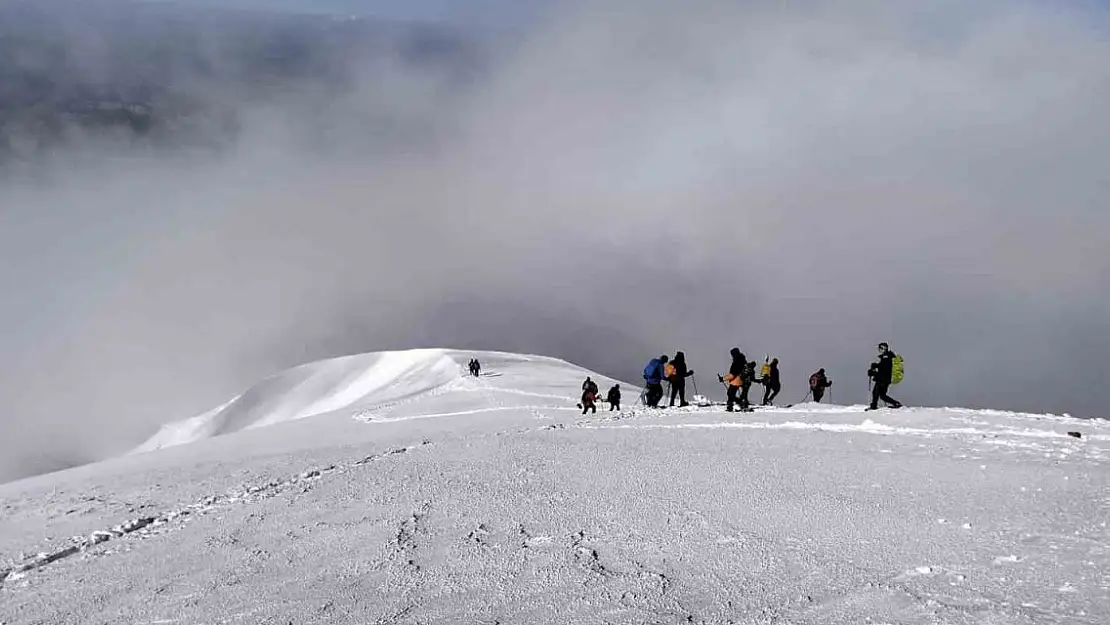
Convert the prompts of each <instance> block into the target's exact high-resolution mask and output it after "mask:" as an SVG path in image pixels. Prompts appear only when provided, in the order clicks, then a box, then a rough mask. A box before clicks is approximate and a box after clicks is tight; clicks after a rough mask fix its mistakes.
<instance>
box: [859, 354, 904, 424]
mask: <svg viewBox="0 0 1110 625" xmlns="http://www.w3.org/2000/svg"><path fill="white" fill-rule="evenodd" d="M904 371H905V370H904V368H903V362H902V357H901V356H899V355H898V354H895V353H894V352H892V351H890V345H887V344H886V343H879V360H878V361H876V362H873V363H871V368H870V369H868V370H867V377H869V378H871V382H872V386H871V405H870V406H869V407H868V408H867V409H868V410H878V409H879V400H880V399H881V400H883V402H884V403H886V404H887V405H888V406H890V407H891V408H901V407H902V402H900V401H898V400H897V399H894V398H893V397H891V396H890V395H889V394H888V393H889V391H890V385H891V384H898V383H899V382H901V381H902V378H903V377H905V373H904Z"/></svg>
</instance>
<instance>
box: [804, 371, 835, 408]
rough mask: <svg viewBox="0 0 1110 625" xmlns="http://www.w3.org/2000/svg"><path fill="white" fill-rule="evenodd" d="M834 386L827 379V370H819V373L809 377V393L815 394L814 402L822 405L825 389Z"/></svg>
mask: <svg viewBox="0 0 1110 625" xmlns="http://www.w3.org/2000/svg"><path fill="white" fill-rule="evenodd" d="M830 386H832V380H830V379H828V378H827V377H825V370H824V369H818V370H817V373H814V374H813V375H811V376H809V392H811V393H813V401H815V402H817V403H821V398H823V397H824V396H825V389H827V388H829V387H830Z"/></svg>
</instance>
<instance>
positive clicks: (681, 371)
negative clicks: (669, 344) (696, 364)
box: [663, 352, 694, 408]
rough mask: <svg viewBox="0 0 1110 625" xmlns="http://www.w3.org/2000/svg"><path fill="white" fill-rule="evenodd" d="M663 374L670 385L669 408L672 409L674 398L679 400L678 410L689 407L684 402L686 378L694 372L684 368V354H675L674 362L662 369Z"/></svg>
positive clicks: (687, 403)
mask: <svg viewBox="0 0 1110 625" xmlns="http://www.w3.org/2000/svg"><path fill="white" fill-rule="evenodd" d="M663 373H664V376H665V377H666V379H667V382H670V384H671V408H674V399H675V397H676V396H677V397H678V398H679V400H680V403H679V405H678V406H679V408H685V407H686V406H689V405H690V404H689V402H687V401H686V378H688V377H690V376H692V375H694V372H693V371H689V370H687V368H686V354H684V353H682V352H676V353H675V355H674V360H672V361H670V362H669V363H667V364H666V365H665V366H664V367H663Z"/></svg>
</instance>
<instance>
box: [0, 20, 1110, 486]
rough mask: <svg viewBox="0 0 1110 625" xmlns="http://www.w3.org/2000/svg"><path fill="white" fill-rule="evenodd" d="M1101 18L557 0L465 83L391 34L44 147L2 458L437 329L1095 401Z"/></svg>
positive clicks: (440, 341) (97, 443) (25, 255)
mask: <svg viewBox="0 0 1110 625" xmlns="http://www.w3.org/2000/svg"><path fill="white" fill-rule="evenodd" d="M475 19H476V17H473V16H472V18H471V20H472V21H474V20H475ZM1106 27H1107V19H1106V16H1105V15H1104V14H1103V13H1102V12H1101V11H1100V10H1099V9H1097V8H1094V7H1080V6H1078V5H1076V6H1074V7H1073V8H1071V9H1063V8H1060V7H1059V6H1055V5H1052V4H1050V3H1044V2H1013V1H1007V2H1002V1H998V2H994V1H984V2H976V3H967V2H957V1H951V2H936V3H919V2H910V1H897V0H896V1H889V0H888V1H884V2H854V1H838V2H828V3H809V2H794V3H782V2H770V1H768V2H752V3H736V2H713V1H709V0H691V1H688V2H684V3H674V2H665V1H663V0H658V1H654V0H647V1H645V0H636V1H635V2H632V1H627V2H621V1H605V2H600V1H592V2H582V3H564V4H559V5H555V6H553V7H550V8H549V10H547V11H546V12H544V13H543V17H542V19H540V20H539V21H537V22H535V23H531V24H529V26H528V27H527V30H525V29H524V27H521V29H520V31H519V32H517V33H515V34H514V35H513V36H512V37H508V38H502V40H500V41H499V42H498V43H497V44H495V45H491V46H490V47H489V57H488V58H487V59H486V62H485V64H484V66H483V70H482V71H480V72H476V73H475V74H474V75H473V76H472V77H471V78H470V79H469V80H468V81H466V82H465V84H458V83H457V81H453V80H450V79H448V78H447V77H445V76H444V75H442V74H440V73H437V72H436V71H422V70H420V69H417V68H413V67H412V66H409V65H406V64H404V63H400V62H397V61H396V59H392V60H391V59H388V58H386V59H385V60H383V59H380V58H378V59H375V60H373V61H366V64H365V66H364V67H357V70H358V72H357V73H358V75H359V76H362V77H364V79H363V80H362V81H361V82H359V84H358V85H357V88H355V89H351V90H347V91H344V92H343V94H342V95H341V96H338V95H337V96H335V97H334V98H333V99H329V100H327V101H326V102H324V103H322V101H321V98H320V94H319V93H317V92H312V91H311V90H310V89H307V88H306V89H297V88H291V89H288V90H286V91H285V92H284V93H283V95H282V96H281V97H277V98H272V99H270V100H268V101H266V102H256V101H251V102H245V101H244V102H239V103H236V106H237V108H238V110H239V111H240V113H241V114H242V119H244V120H245V122H244V124H243V127H242V130H241V132H240V133H239V134H237V135H236V137H235V140H234V142H232V144H231V145H226V146H223V147H221V148H218V149H212V150H173V149H165V148H158V149H138V148H134V149H133V148H130V147H128V146H127V145H126V144H120V143H118V142H106V141H104V140H102V139H95V140H94V139H89V140H88V141H86V142H83V143H79V144H78V145H75V146H71V147H70V148H67V151H65V152H63V153H57V154H52V155H51V156H50V158H48V159H43V160H41V161H37V162H35V163H33V164H31V165H27V164H24V165H22V166H21V167H20V168H19V172H18V175H10V176H6V177H4V178H2V180H3V182H2V185H3V186H0V288H2V293H3V295H4V297H3V300H2V301H3V304H2V305H0V324H2V326H0V327H4V328H5V331H4V332H3V334H2V335H0V406H2V409H0V427H2V428H3V430H2V431H3V433H4V434H3V437H2V439H0V480H3V479H12V478H16V477H19V476H23V475H28V474H32V473H36V472H40V471H43V470H50V469H56V468H60V467H64V466H70V465H73V464H76V463H80V462H85V461H89V460H92V459H96V458H101V457H105V456H107V455H111V454H114V453H120V452H122V451H125V450H126V449H128V448H129V447H131V446H133V445H136V444H138V443H139V442H141V441H142V440H143V439H144V438H145V437H146V436H148V435H150V434H151V433H153V431H154V430H155V429H156V428H157V427H158V425H159V424H161V423H164V422H166V421H169V420H175V419H181V418H185V417H189V416H193V415H194V414H197V413H200V412H203V411H204V410H206V409H208V408H210V407H212V406H214V405H216V404H218V403H221V402H222V401H224V400H226V399H227V398H229V397H230V396H232V395H234V394H235V393H237V392H239V391H240V390H242V389H243V388H244V387H245V386H247V385H249V384H251V383H252V382H254V381H256V380H257V379H259V378H261V377H264V376H266V375H269V374H271V373H274V372H276V371H278V370H281V369H283V368H286V367H288V366H292V365H295V364H299V363H302V362H305V361H309V360H314V359H319V358H325V357H330V356H337V355H342V354H348V353H357V352H363V351H372V350H379V349H394V348H408V347H424V346H443V347H459V348H465V349H470V348H474V349H478V348H483V349H501V350H510V351H526V352H533V353H543V354H547V355H552V356H557V357H562V358H566V359H568V360H571V361H573V362H575V363H577V364H580V365H583V366H586V367H589V368H592V369H595V370H598V371H601V372H604V373H606V374H609V375H613V376H618V377H620V378H622V379H625V380H627V381H629V382H637V381H638V380H639V379H640V370H641V369H642V367H643V365H644V363H645V362H646V361H647V360H648V359H649V358H651V357H652V356H656V355H659V354H661V353H673V352H674V351H675V350H685V351H686V353H687V356H688V361H689V362H690V365H691V367H692V368H693V369H694V370H695V371H697V373H698V377H697V380H698V382H699V386H700V387H701V390H702V391H703V392H706V391H709V392H719V391H720V389H719V388H716V389H714V387H715V386H716V380H715V374H716V373H717V372H718V371H722V370H724V369H725V368H726V367H727V364H728V351H729V349H730V348H731V347H733V346H739V347H740V348H741V349H742V350H743V351H744V352H745V353H746V354H747V355H748V356H749V357H755V358H758V359H759V360H762V359H763V357H764V355H765V354H770V355H773V356H776V357H778V358H779V359H780V360H781V362H782V371H783V379H784V390H783V393H782V395H781V399H780V401H782V402H793V401H797V400H800V399H801V398H802V396H803V395H804V394H805V392H806V379H807V378H808V376H809V374H810V373H812V372H813V371H814V370H816V369H817V368H818V367H825V368H826V369H827V370H828V372H829V375H830V377H831V378H832V379H833V380H834V386H833V389H832V393H833V399H834V400H835V401H836V402H838V403H844V402H860V401H865V400H866V398H867V392H868V386H867V378H866V375H865V374H866V370H867V366H868V364H869V362H870V361H871V360H872V359H873V356H874V346H875V344H876V343H878V342H880V341H888V342H890V343H891V345H892V346H893V348H894V349H895V351H897V352H898V353H900V354H902V355H903V356H904V357H905V359H906V369H907V374H906V376H907V377H906V381H905V382H904V383H903V384H902V385H900V386H898V387H896V388H895V389H894V391H893V393H892V394H893V395H894V396H895V397H897V398H899V399H900V400H902V401H903V402H906V403H911V404H924V405H968V406H973V407H994V408H1002V409H1019V410H1030V411H1051V412H1057V413H1059V412H1069V413H1072V414H1075V415H1077V416H1102V415H1105V414H1106V409H1105V404H1104V401H1103V397H1102V393H1101V392H1100V391H1101V383H1102V381H1103V378H1104V377H1105V374H1106V372H1107V371H1108V370H1110V296H1108V295H1107V293H1110V251H1108V250H1107V246H1106V240H1107V238H1106V237H1107V234H1106V233H1107V232H1110V210H1108V209H1107V205H1106V203H1107V199H1108V198H1110V117H1108V116H1107V115H1106V102H1110V34H1108V33H1110V31H1108V29H1107V28H1106ZM351 62H352V63H358V62H361V61H360V60H359V59H352V61H351ZM321 106H323V107H324V110H323V112H321ZM309 111H311V113H312V115H311V121H306V119H307V118H308V116H307V113H308V112H309ZM574 391H575V389H568V393H573V392H574Z"/></svg>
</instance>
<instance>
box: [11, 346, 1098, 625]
mask: <svg viewBox="0 0 1110 625" xmlns="http://www.w3.org/2000/svg"><path fill="white" fill-rule="evenodd" d="M472 357H478V358H480V359H481V360H482V363H483V365H484V371H485V372H486V374H484V375H483V376H481V377H472V376H469V375H466V374H465V372H463V367H460V366H459V365H460V364H462V365H465V363H466V361H467V360H468V359H469V358H472ZM585 375H592V374H591V373H590V372H588V371H585V370H583V369H581V368H579V367H575V366H574V365H571V364H569V363H566V362H564V361H560V360H556V359H550V358H542V357H537V356H521V355H513V354H498V353H491V352H486V353H468V352H455V351H450V350H418V351H414V352H392V353H387V354H368V355H365V356H355V357H348V358H343V359H337V360H335V361H324V362H321V363H314V364H311V365H307V366H305V367H300V368H298V369H294V370H291V371H288V372H285V373H282V374H279V375H277V376H274V377H273V378H270V379H268V380H265V381H263V382H262V383H260V384H259V385H256V386H255V387H252V388H251V389H248V390H247V391H246V392H245V393H243V394H242V395H241V396H240V397H237V398H236V399H234V400H232V401H231V402H228V403H227V404H225V405H223V406H220V407H218V408H216V409H214V410H213V411H210V412H208V413H206V414H204V415H201V416H199V417H196V418H194V419H191V420H188V421H185V422H182V423H179V424H177V425H176V426H174V427H175V428H176V429H167V430H166V431H167V432H170V433H173V434H172V435H171V434H166V435H165V440H167V441H171V440H177V441H182V440H185V439H188V438H192V439H195V440H197V441H198V442H197V444H195V445H190V446H189V447H188V448H179V449H177V450H167V451H165V452H162V453H151V454H135V455H131V456H127V457H125V458H119V459H116V460H112V461H108V462H104V463H99V464H97V465H89V466H87V467H84V468H81V469H79V470H72V471H68V472H62V473H57V474H51V475H47V476H43V477H42V478H39V479H37V480H28V481H24V482H21V483H12V484H7V485H2V486H0V513H2V514H0V623H16V622H20V623H22V622H44V623H45V622H49V623H84V622H103V623H111V624H112V625H123V624H124V623H140V622H141V623H178V622H181V623H186V622H189V623H201V622H203V623H211V622H222V623H255V622H278V623H286V622H295V623H305V624H316V623H319V624H321V625H322V624H324V623H334V622H365V623H396V624H397V625H404V624H410V623H456V622H458V623H491V622H503V623H523V622H527V623H536V624H538V625H555V624H557V623H568V622H573V623H597V624H599V625H600V624H601V623H613V624H614V625H615V624H621V625H625V624H627V625H631V624H633V623H645V622H675V623H703V624H705V625H728V624H732V623H737V622H752V623H756V622H759V623H763V622H778V623H793V624H797V625H855V624H857V623H865V622H871V623H907V624H908V623H914V624H922V625H948V624H951V623H961V624H964V623H966V624H969V625H970V624H971V623H1006V624H1007V625H1009V624H1015V625H1039V624H1040V623H1082V624H1092V625H1093V624H1096V623H1098V624H1100V625H1101V624H1102V623H1107V622H1110V577H1107V575H1106V571H1108V570H1110V526H1108V521H1107V519H1108V518H1110V517H1108V516H1107V515H1108V513H1110V497H1108V495H1107V494H1108V493H1110V422H1108V421H1105V420H1081V419H1073V418H1071V417H1066V416H1051V415H1025V414H1018V413H1008V412H1002V411H991V410H971V409H959V408H907V409H902V410H878V411H874V412H867V413H864V412H863V407H862V406H836V405H828V404H801V405H796V406H792V407H788V408H761V409H758V410H757V411H755V412H752V413H728V412H725V411H724V410H723V407H721V406H707V407H687V408H672V409H662V410H654V409H646V408H644V407H642V406H638V405H636V403H635V400H636V392H637V390H638V389H637V388H636V387H628V386H625V387H624V391H625V392H624V398H625V400H626V404H627V405H626V406H625V409H624V411H622V412H617V411H612V412H610V411H609V410H608V409H607V408H608V407H607V406H605V405H604V404H602V405H600V406H599V409H598V412H597V414H587V415H583V414H581V410H580V409H576V408H575V404H576V402H577V399H578V394H579V390H578V389H579V388H580V385H581V382H582V379H583V377H584V376H585ZM594 377H595V379H596V381H597V383H598V385H599V386H600V387H601V388H602V389H605V388H606V386H607V385H608V384H610V383H612V381H611V380H606V378H603V377H601V376H594ZM252 409H253V410H254V411H253V412H252ZM309 417H311V418H309ZM278 423H280V424H282V425H273V427H263V426H268V425H271V424H278ZM220 432H226V433H234V434H233V435H231V436H219V433H220ZM209 435H213V436H215V437H216V438H214V439H211V440H204V439H206V438H211V437H210V436H209ZM67 537H69V538H67ZM443 589H450V591H449V592H443Z"/></svg>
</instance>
